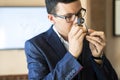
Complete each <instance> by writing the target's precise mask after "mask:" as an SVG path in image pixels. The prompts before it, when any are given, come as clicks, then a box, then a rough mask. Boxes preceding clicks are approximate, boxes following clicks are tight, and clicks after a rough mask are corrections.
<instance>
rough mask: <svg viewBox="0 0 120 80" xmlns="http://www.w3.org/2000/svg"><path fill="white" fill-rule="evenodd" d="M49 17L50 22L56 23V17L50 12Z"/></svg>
mask: <svg viewBox="0 0 120 80" xmlns="http://www.w3.org/2000/svg"><path fill="white" fill-rule="evenodd" d="M48 19H49V20H50V22H52V23H53V24H55V18H54V16H53V15H51V14H48Z"/></svg>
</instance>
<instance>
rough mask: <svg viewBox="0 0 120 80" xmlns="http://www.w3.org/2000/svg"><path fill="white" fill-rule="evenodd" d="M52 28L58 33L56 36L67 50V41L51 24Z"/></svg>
mask: <svg viewBox="0 0 120 80" xmlns="http://www.w3.org/2000/svg"><path fill="white" fill-rule="evenodd" d="M53 30H54V31H55V32H56V34H57V35H58V37H59V38H60V40H61V42H62V43H63V45H64V46H65V48H66V49H67V50H68V49H69V45H68V41H66V40H65V39H64V38H63V37H62V36H61V35H60V34H59V33H58V31H57V30H56V28H55V26H53Z"/></svg>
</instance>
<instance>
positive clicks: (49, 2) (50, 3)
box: [45, 0, 77, 14]
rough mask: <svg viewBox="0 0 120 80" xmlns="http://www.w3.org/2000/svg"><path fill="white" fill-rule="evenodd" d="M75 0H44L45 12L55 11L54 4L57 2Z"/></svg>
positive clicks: (52, 12)
mask: <svg viewBox="0 0 120 80" xmlns="http://www.w3.org/2000/svg"><path fill="white" fill-rule="evenodd" d="M74 1H77V0H45V3H46V8H47V12H48V14H54V13H56V5H57V4H58V3H66V4H67V3H71V2H74Z"/></svg>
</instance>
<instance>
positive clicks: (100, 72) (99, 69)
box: [91, 56, 118, 80]
mask: <svg viewBox="0 0 120 80" xmlns="http://www.w3.org/2000/svg"><path fill="white" fill-rule="evenodd" d="M102 60H103V64H101V65H98V64H97V63H96V62H95V61H94V59H93V58H92V57H91V61H92V66H93V69H94V71H95V73H96V76H97V78H98V80H118V77H117V74H116V72H115V70H114V69H113V67H112V65H111V63H110V62H109V60H108V59H107V58H106V57H105V56H103V58H102Z"/></svg>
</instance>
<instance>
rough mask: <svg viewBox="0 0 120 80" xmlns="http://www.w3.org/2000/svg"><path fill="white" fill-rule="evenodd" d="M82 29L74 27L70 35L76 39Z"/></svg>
mask: <svg viewBox="0 0 120 80" xmlns="http://www.w3.org/2000/svg"><path fill="white" fill-rule="evenodd" d="M80 29H81V28H80V27H79V26H76V25H73V26H72V28H71V30H70V35H71V36H72V37H74V36H75V35H76V34H77V33H78V31H79V30H80Z"/></svg>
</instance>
